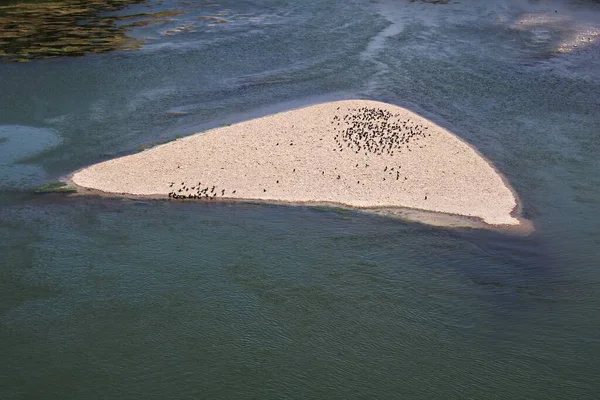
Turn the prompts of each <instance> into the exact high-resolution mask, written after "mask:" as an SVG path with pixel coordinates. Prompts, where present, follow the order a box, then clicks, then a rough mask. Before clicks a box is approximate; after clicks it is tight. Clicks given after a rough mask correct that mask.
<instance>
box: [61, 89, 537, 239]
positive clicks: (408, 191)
mask: <svg viewBox="0 0 600 400" xmlns="http://www.w3.org/2000/svg"><path fill="white" fill-rule="evenodd" d="M280 144H281V145H280ZM344 150H346V153H343V151H344ZM338 168H339V169H338ZM63 180H64V181H66V182H68V183H70V184H72V185H73V186H74V187H76V188H77V191H78V194H95V195H101V196H109V197H134V198H145V199H165V198H167V199H171V198H176V197H177V198H181V197H183V196H185V197H186V199H188V198H194V199H198V197H200V198H201V199H202V201H211V200H212V201H214V200H217V199H218V201H229V202H240V201H241V202H260V203H277V204H288V205H308V206H320V205H325V206H333V207H340V206H341V207H343V208H348V209H353V210H359V211H366V212H374V213H377V214H381V213H382V212H383V211H382V210H386V209H387V210H391V211H390V212H389V214H390V215H391V214H398V213H400V214H402V213H403V212H402V211H401V210H405V211H408V212H409V213H410V214H414V213H429V214H435V215H446V216H450V217H451V218H454V219H456V218H458V219H465V218H466V219H469V220H470V221H474V220H475V221H483V222H480V223H475V224H473V223H469V224H467V225H469V226H471V225H479V224H481V225H482V226H478V227H489V228H501V229H505V228H510V229H511V230H514V229H515V228H516V229H517V230H520V229H521V228H523V229H525V230H527V231H531V230H532V229H533V228H532V226H531V224H530V223H529V221H526V220H524V219H523V218H522V216H521V212H522V203H521V201H520V199H519V197H518V195H517V193H516V191H515V190H514V189H513V188H512V187H511V186H510V183H509V182H508V179H507V178H506V177H505V176H504V175H502V174H501V173H500V172H499V171H498V170H497V169H496V168H495V166H494V165H493V164H492V163H491V162H490V161H489V160H487V159H486V158H485V157H483V155H481V153H480V152H479V151H478V150H477V149H476V148H475V147H474V146H473V145H471V144H470V143H468V142H465V141H464V140H463V139H461V138H459V137H458V136H456V135H454V134H452V133H451V132H449V131H447V130H446V129H444V128H442V127H440V126H438V125H437V124H435V123H433V122H432V121H430V120H428V119H426V118H424V117H421V116H420V115H417V114H415V113H412V112H411V111H410V110H407V109H405V108H402V107H398V106H394V105H390V104H386V103H381V102H375V101H370V100H339V101H333V102H328V103H322V104H317V105H312V106H304V107H302V108H299V109H293V110H288V111H283V112H279V113H276V114H273V115H266V116H264V117H260V118H256V119H252V120H248V121H244V122H240V123H236V124H234V125H230V126H225V127H219V128H213V129H209V130H207V131H204V132H201V133H197V134H194V135H191V136H187V137H184V138H181V139H177V140H175V141H172V142H168V143H166V144H162V145H158V146H156V147H153V148H151V149H148V150H145V151H143V152H141V153H135V154H132V155H128V156H124V157H119V158H116V159H113V160H108V161H105V162H101V163H99V164H94V165H92V166H89V167H85V168H82V169H80V170H77V171H75V172H73V173H72V174H70V175H68V176H67V177H65V178H64V179H63ZM176 181H177V184H175V182H176ZM207 181H208V183H207ZM180 182H181V183H180ZM186 182H194V183H189V184H187V183H186ZM195 182H198V183H197V184H196V183H195ZM202 182H204V183H202ZM201 186H202V189H201ZM211 187H212V188H211ZM209 188H211V189H210V191H209ZM90 189H91V190H90ZM190 189H191V191H190ZM215 189H216V190H215ZM261 189H262V190H261ZM238 190H239V192H238ZM419 196H421V197H419ZM469 206H471V208H469ZM394 211H397V212H394ZM404 213H405V214H406V212H404ZM425 223H427V222H425ZM524 227H525V228H524Z"/></svg>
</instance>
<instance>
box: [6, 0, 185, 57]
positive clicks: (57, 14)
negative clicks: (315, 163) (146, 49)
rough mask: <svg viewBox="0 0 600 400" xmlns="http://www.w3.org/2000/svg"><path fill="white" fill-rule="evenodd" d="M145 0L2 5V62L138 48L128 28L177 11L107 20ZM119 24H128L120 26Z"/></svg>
mask: <svg viewBox="0 0 600 400" xmlns="http://www.w3.org/2000/svg"><path fill="white" fill-rule="evenodd" d="M145 2H146V0H58V1H42V0H37V1H33V2H23V1H18V2H10V3H8V4H4V5H0V59H2V58H4V59H6V60H8V61H15V62H27V61H31V60H35V59H43V58H51V57H59V56H82V55H85V54H89V53H104V52H108V51H113V50H132V49H136V48H139V46H140V45H141V44H142V43H143V41H142V40H138V39H133V38H130V37H127V36H126V33H127V31H128V30H129V29H131V28H132V27H136V26H143V25H148V24H153V23H157V22H165V21H168V18H169V17H172V16H175V15H178V14H181V13H182V12H181V11H163V12H156V13H142V14H131V15H120V16H114V15H113V16H111V15H105V14H106V13H107V12H114V11H119V10H122V9H124V8H125V7H126V6H128V5H132V4H138V3H145ZM123 21H131V22H129V23H123Z"/></svg>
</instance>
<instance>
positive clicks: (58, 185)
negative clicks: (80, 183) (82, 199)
mask: <svg viewBox="0 0 600 400" xmlns="http://www.w3.org/2000/svg"><path fill="white" fill-rule="evenodd" d="M76 191H77V189H75V188H74V187H73V186H71V185H68V184H67V183H65V182H50V183H46V184H45V185H42V186H40V187H38V188H36V189H35V190H34V193H36V194H48V193H75V192H76Z"/></svg>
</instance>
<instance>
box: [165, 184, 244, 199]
mask: <svg viewBox="0 0 600 400" xmlns="http://www.w3.org/2000/svg"><path fill="white" fill-rule="evenodd" d="M174 186H175V182H170V183H169V188H171V189H172V190H171V191H170V192H169V198H170V199H197V200H203V199H204V200H214V199H215V198H216V197H217V196H221V197H226V196H225V189H221V190H218V189H217V186H216V185H213V186H212V187H211V186H206V187H202V182H198V184H197V185H193V186H186V183H185V182H181V185H179V187H175V188H174V189H173V187H174ZM235 193H236V191H235V190H233V191H232V192H231V194H235Z"/></svg>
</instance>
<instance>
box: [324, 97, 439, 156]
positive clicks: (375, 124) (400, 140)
mask: <svg viewBox="0 0 600 400" xmlns="http://www.w3.org/2000/svg"><path fill="white" fill-rule="evenodd" d="M350 111H353V112H351V113H349V114H346V115H344V116H343V117H341V116H337V115H336V116H334V117H333V121H331V123H332V124H333V125H334V130H335V131H337V134H336V135H335V137H334V140H335V144H336V147H335V148H334V149H333V150H334V151H344V150H350V151H354V152H355V153H356V154H359V153H361V152H363V151H364V153H365V155H367V154H369V153H370V154H375V155H383V154H389V155H391V156H393V155H394V152H400V151H402V150H403V149H404V148H406V149H407V150H408V151H412V150H411V148H410V145H411V144H412V145H413V148H414V147H415V146H419V147H420V148H423V147H424V145H423V144H419V143H417V142H418V141H419V140H420V139H422V138H425V137H427V136H431V134H430V133H428V132H427V129H428V127H426V126H423V125H421V124H417V123H414V122H413V121H411V119H410V118H408V119H406V120H404V121H403V120H400V119H399V118H398V117H399V116H400V115H399V114H392V113H391V112H389V111H387V110H382V109H379V108H370V107H361V108H358V109H356V108H355V109H351V110H350ZM342 124H343V125H342ZM411 141H412V142H413V143H411Z"/></svg>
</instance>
